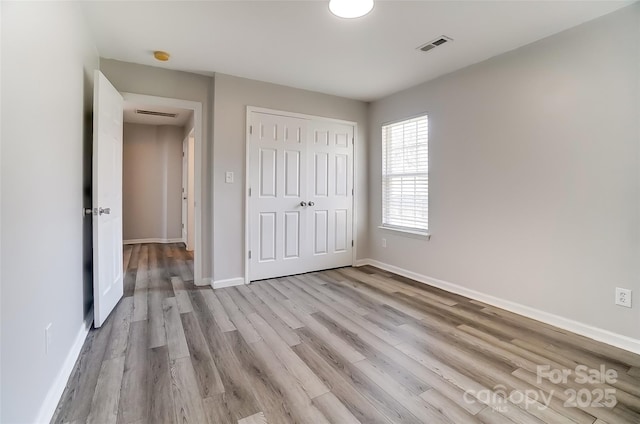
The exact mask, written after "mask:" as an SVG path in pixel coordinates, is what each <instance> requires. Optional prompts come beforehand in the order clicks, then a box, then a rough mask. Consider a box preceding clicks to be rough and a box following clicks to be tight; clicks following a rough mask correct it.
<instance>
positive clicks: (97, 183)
mask: <svg viewBox="0 0 640 424" xmlns="http://www.w3.org/2000/svg"><path fill="white" fill-rule="evenodd" d="M122 103H123V100H122V96H121V95H120V93H118V91H117V90H116V89H115V88H114V87H113V86H112V85H111V83H110V82H109V80H107V78H106V77H105V76H104V75H102V73H101V72H100V71H95V74H94V104H93V170H92V173H93V176H92V178H93V188H92V191H93V199H92V202H93V208H94V209H93V210H94V214H93V301H94V305H93V310H94V325H95V327H96V328H97V327H100V326H101V325H102V324H103V323H104V322H105V320H106V319H107V317H108V316H109V314H110V313H111V311H112V310H113V308H115V306H116V305H117V303H118V301H119V300H120V298H121V297H122V295H123V291H124V287H123V269H122V266H123V264H122Z"/></svg>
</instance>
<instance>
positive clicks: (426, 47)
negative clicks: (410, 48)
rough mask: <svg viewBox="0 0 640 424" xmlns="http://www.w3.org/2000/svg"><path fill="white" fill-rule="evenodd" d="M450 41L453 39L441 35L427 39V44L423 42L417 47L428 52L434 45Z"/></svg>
mask: <svg viewBox="0 0 640 424" xmlns="http://www.w3.org/2000/svg"><path fill="white" fill-rule="evenodd" d="M451 41H453V39H452V38H450V37H447V36H446V35H443V36H442V37H438V38H436V39H435V40H431V41H429V42H428V43H427V44H423V45H422V46H420V47H418V50H421V51H423V52H428V51H429V50H431V49H435V48H436V47H438V46H441V45H443V44H444V43H449V42H451Z"/></svg>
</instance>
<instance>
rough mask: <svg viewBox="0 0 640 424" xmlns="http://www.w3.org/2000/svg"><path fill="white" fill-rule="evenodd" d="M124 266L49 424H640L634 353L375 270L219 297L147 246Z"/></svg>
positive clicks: (182, 264) (163, 252) (229, 291)
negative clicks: (109, 306) (116, 291)
mask: <svg viewBox="0 0 640 424" xmlns="http://www.w3.org/2000/svg"><path fill="white" fill-rule="evenodd" d="M125 269H126V270H127V271H126V276H125V297H124V298H123V299H122V300H121V301H120V303H119V304H118V306H117V309H116V310H115V311H114V313H113V314H112V315H111V316H110V317H109V319H108V320H107V322H106V323H105V325H104V326H103V327H102V328H100V329H98V330H95V329H93V330H91V332H90V333H89V336H88V338H87V340H86V342H85V344H84V347H83V349H82V353H81V355H80V357H79V359H78V361H77V363H76V366H75V369H74V371H73V374H72V376H71V378H70V380H69V382H68V385H67V388H66V390H65V392H64V394H63V396H62V399H61V400H60V403H59V406H58V409H57V411H56V414H55V416H54V419H53V422H55V423H67V422H73V423H81V422H91V423H100V424H107V423H150V424H156V423H210V424H217V423H241V424H250V423H274V424H275V423H327V422H330V423H340V424H343V423H345V424H346V423H356V422H361V423H386V424H389V423H440V422H442V423H453V424H458V423H498V424H512V423H585V424H587V423H597V424H604V423H609V424H619V423H636V424H637V423H640V356H638V355H634V354H631V353H629V352H626V351H623V350H620V349H616V348H613V347H610V346H607V345H604V344H601V343H597V342H595V341H592V340H590V339H586V338H584V337H581V336H578V335H575V334H572V333H569V332H567V331H564V330H560V329H558V328H554V327H551V326H549V325H545V324H542V323H540V322H536V321H533V320H530V319H526V318H523V317H521V316H518V315H515V314H512V313H509V312H506V311H504V310H501V309H498V308H495V307H491V306H489V305H486V304H482V303H480V302H476V301H472V300H469V299H467V298H464V297H462V296H458V295H455V294H451V293H448V292H445V291H442V290H439V289H436V288H432V287H430V286H426V285H424V284H420V283H417V282H414V281H411V280H408V279H406V278H403V277H400V276H397V275H394V274H390V273H387V272H384V271H381V270H378V269H375V268H371V267H362V268H342V269H336V270H329V271H322V272H317V273H310V274H304V275H297V276H293V277H286V278H278V279H273V280H266V281H259V282H255V283H253V284H251V285H249V286H241V287H231V288H225V289H219V290H215V291H214V290H212V289H211V288H204V287H195V286H194V285H193V282H192V280H193V269H192V256H191V255H190V254H189V253H187V252H186V251H185V250H184V248H182V247H181V245H178V244H169V245H159V244H143V245H134V246H126V247H125ZM580 365H583V366H584V369H583V368H578V369H577V372H576V368H577V367H578V366H580ZM539 366H543V367H544V366H547V368H542V369H540V368H539ZM596 369H597V370H602V369H604V370H606V371H607V372H608V374H607V377H608V378H607V379H605V380H606V381H601V380H598V381H597V382H596V381H592V382H583V381H582V377H581V374H580V373H581V372H582V373H584V371H589V370H596ZM561 370H568V371H569V372H570V373H571V374H570V375H568V376H567V378H565V379H564V380H562V379H555V377H557V375H556V372H558V371H561ZM612 373H615V374H616V377H615V378H613V377H612V375H613V374H612ZM565 374H566V372H565ZM574 394H575V396H574Z"/></svg>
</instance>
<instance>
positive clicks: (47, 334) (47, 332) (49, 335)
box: [44, 322, 53, 354]
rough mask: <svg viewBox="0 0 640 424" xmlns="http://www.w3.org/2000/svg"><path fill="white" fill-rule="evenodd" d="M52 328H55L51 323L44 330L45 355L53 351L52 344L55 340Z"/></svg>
mask: <svg viewBox="0 0 640 424" xmlns="http://www.w3.org/2000/svg"><path fill="white" fill-rule="evenodd" d="M52 326H53V323H52V322H50V323H49V324H47V326H46V327H45V328H44V353H45V354H48V353H49V350H50V349H51V342H52V340H53V332H52V329H51V327H52Z"/></svg>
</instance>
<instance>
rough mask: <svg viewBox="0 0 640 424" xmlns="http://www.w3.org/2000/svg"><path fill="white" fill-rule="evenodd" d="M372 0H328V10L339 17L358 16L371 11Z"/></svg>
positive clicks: (351, 17)
mask: <svg viewBox="0 0 640 424" xmlns="http://www.w3.org/2000/svg"><path fill="white" fill-rule="evenodd" d="M371 9H373V0H330V1H329V10H330V11H331V13H333V14H334V15H336V16H337V17H339V18H346V19H353V18H359V17H361V16H364V15H366V14H367V13H369V12H371Z"/></svg>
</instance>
